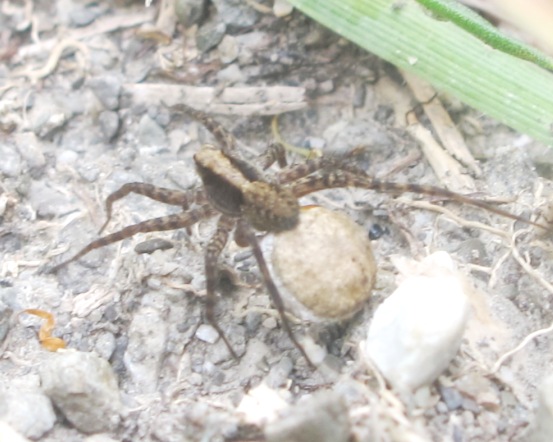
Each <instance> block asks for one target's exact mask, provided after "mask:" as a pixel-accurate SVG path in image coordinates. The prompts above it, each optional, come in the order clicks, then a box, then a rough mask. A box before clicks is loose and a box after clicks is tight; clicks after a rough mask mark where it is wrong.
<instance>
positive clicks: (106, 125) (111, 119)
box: [98, 110, 119, 143]
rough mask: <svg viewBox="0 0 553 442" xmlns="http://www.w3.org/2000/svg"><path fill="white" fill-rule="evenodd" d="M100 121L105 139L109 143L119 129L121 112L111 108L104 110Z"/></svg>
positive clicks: (99, 118) (99, 117)
mask: <svg viewBox="0 0 553 442" xmlns="http://www.w3.org/2000/svg"><path fill="white" fill-rule="evenodd" d="M98 123H100V130H101V131H102V136H103V137H104V141H106V142H107V143H109V142H110V141H111V140H113V138H114V137H115V135H117V131H118V130H119V114H118V113H117V112H115V111H110V110H106V111H103V112H101V113H100V115H99V116H98Z"/></svg>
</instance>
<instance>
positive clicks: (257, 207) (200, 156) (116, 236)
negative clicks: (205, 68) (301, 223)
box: [52, 105, 542, 365]
mask: <svg viewBox="0 0 553 442" xmlns="http://www.w3.org/2000/svg"><path fill="white" fill-rule="evenodd" d="M173 110H175V111H180V112H183V113H185V114H187V115H190V116H192V117H193V118H195V119H196V120H198V121H199V122H201V123H202V124H203V125H204V126H205V127H206V128H207V129H208V130H209V131H210V132H211V133H212V134H213V135H214V136H215V138H216V140H217V141H218V143H219V144H220V148H216V147H214V146H211V145H206V146H204V147H202V149H201V150H200V151H198V152H197V153H196V155H195V156H194V160H195V163H196V168H197V171H198V174H199V175H200V178H201V180H202V185H201V186H200V187H199V188H197V189H194V190H189V191H178V190H171V189H165V188H161V187H156V186H153V185H151V184H144V183H129V184H125V185H124V186H122V187H121V188H120V189H119V190H117V191H116V192H114V193H112V194H111V195H109V196H108V198H107V200H106V213H107V221H106V223H105V224H104V226H103V227H102V229H101V231H102V230H103V229H104V227H105V226H106V224H107V223H108V222H109V220H110V218H111V213H112V206H113V203H114V202H115V201H117V200H119V199H121V198H123V197H125V196H126V195H128V194H129V193H136V194H139V195H143V196H146V197H148V198H151V199H153V200H156V201H160V202H163V203H166V204H171V205H175V206H180V207H182V208H183V211H182V212H181V213H177V214H173V215H168V216H163V217H160V218H155V219H150V220H146V221H143V222H140V223H138V224H134V225H132V226H128V227H125V228H123V229H122V230H119V231H117V232H115V233H112V234H110V235H106V236H103V237H100V238H98V239H96V240H95V241H92V242H91V243H90V244H88V245H87V246H86V247H84V248H83V249H82V250H81V251H79V252H78V253H77V254H76V255H74V256H73V257H72V258H70V259H68V260H66V261H64V262H62V263H60V264H58V265H56V266H55V267H54V268H53V269H52V271H54V272H55V271H57V270H59V269H60V268H61V267H63V266H65V265H67V264H68V263H70V262H73V261H75V260H77V259H79V258H81V257H82V256H84V255H86V254H87V253H89V252H90V251H92V250H95V249H98V248H100V247H104V246H106V245H109V244H113V243H115V242H117V241H121V240H123V239H125V238H129V237H131V236H133V235H135V234H137V233H145V232H155V231H163V230H174V229H179V228H186V227H190V226H192V225H193V224H195V223H197V222H198V221H200V220H201V219H204V218H207V217H211V216H215V215H217V214H219V219H218V223H217V230H216V232H215V234H214V235H213V237H212V238H211V240H210V241H209V243H208V244H207V246H206V252H205V276H206V292H207V294H206V307H205V316H206V320H207V321H208V322H209V323H210V324H211V325H212V326H213V327H214V328H215V329H216V330H217V332H218V333H219V336H220V337H221V338H222V339H223V341H224V342H225V344H226V346H227V348H228V349H229V351H230V353H231V354H232V355H233V356H234V357H238V356H237V354H236V352H235V351H234V349H233V346H232V345H231V343H230V341H229V340H228V339H227V337H226V336H225V334H224V333H223V330H222V329H221V328H220V326H219V325H218V322H217V320H216V317H215V302H216V294H215V289H216V285H217V284H216V283H217V261H218V258H219V256H220V254H221V252H222V250H223V248H224V247H225V245H226V243H227V242H228V239H229V236H230V233H231V231H232V230H233V229H234V228H235V227H236V231H237V233H238V235H236V236H237V237H239V238H240V245H249V246H250V247H252V251H253V254H254V257H255V259H256V261H257V263H258V266H259V269H260V271H261V274H262V276H263V279H264V281H265V285H266V287H267V289H268V291H269V294H270V296H271V299H272V301H273V303H274V305H275V307H276V308H277V310H278V312H279V313H280V316H281V318H282V326H283V327H284V329H285V331H286V333H287V334H288V336H289V337H290V339H291V341H292V342H293V343H294V345H295V346H296V347H297V348H298V350H299V351H300V352H301V353H302V355H303V356H304V357H305V359H306V360H307V362H308V363H309V364H310V365H313V364H312V363H311V361H310V360H309V358H308V356H307V354H306V353H305V351H304V349H303V347H302V346H301V345H300V344H299V342H298V341H297V340H296V338H295V336H294V334H293V333H292V329H291V327H290V325H289V323H288V320H287V318H286V316H285V314H284V304H283V302H282V299H281V297H280V294H279V292H278V289H277V287H276V285H275V284H274V282H273V280H272V278H271V274H270V272H269V269H268V266H267V263H266V262H265V258H264V257H263V253H262V251H261V248H260V246H259V243H258V241H257V237H256V234H255V231H256V230H258V231H264V232H280V231H284V230H290V229H293V228H294V227H295V226H296V225H297V223H298V218H299V204H298V198H299V197H301V196H304V195H307V194H309V193H312V192H316V191H319V190H324V189H330V188H337V187H360V188H364V189H372V190H377V191H384V192H393V193H401V192H415V193H421V194H426V195H434V196H438V197H442V198H446V199H451V200H454V201H457V202H459V203H464V204H469V205H472V206H476V207H481V208H483V209H486V210H489V211H491V212H494V213H497V214H499V215H502V216H505V217H509V218H512V219H515V220H519V221H525V222H528V223H530V224H534V225H537V224H536V223H533V222H531V221H527V220H525V219H523V218H520V217H518V216H516V215H512V214H510V213H509V212H506V211H504V210H501V209H498V208H496V207H493V206H490V205H489V204H487V203H486V202H483V201H479V200H475V199H472V198H469V197H466V196H463V195H460V194H457V193H454V192H451V191H449V190H445V189H441V188H439V187H433V186H422V185H416V184H397V183H391V182H382V181H377V180H375V179H373V178H371V177H370V176H369V175H367V174H366V173H365V172H364V171H363V170H361V169H359V168H357V167H356V166H355V165H352V164H351V162H348V161H343V160H341V159H337V158H326V157H323V158H318V159H313V160H307V161H305V162H304V163H300V164H296V165H292V166H288V167H286V162H285V159H284V155H283V150H282V148H279V146H273V147H275V148H274V149H268V151H267V152H265V153H264V154H263V155H262V156H261V157H260V158H259V159H258V161H257V162H256V163H255V164H254V163H253V162H250V161H247V160H245V159H244V158H243V157H242V156H241V155H240V152H239V151H238V149H237V147H236V141H235V139H234V137H233V136H232V135H231V134H230V133H229V132H227V131H226V130H225V129H224V127H223V126H221V125H220V124H218V123H217V122H215V121H214V120H213V119H211V118H210V117H209V116H208V115H207V114H205V113H204V112H201V111H197V110H195V109H192V108H189V107H188V106H185V105H178V106H175V107H174V108H173ZM275 161H278V163H279V165H280V166H282V169H281V170H280V171H279V172H278V173H277V174H276V176H275V177H274V180H269V179H268V178H266V177H265V175H264V173H263V172H262V170H264V169H266V168H268V167H269V166H270V165H271V164H272V163H274V162H275ZM192 205H193V207H192V208H191V206H192ZM540 227H542V226H540Z"/></svg>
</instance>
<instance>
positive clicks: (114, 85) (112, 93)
mask: <svg viewBox="0 0 553 442" xmlns="http://www.w3.org/2000/svg"><path fill="white" fill-rule="evenodd" d="M88 85H89V87H90V88H91V89H92V92H94V95H96V98H98V100H100V103H102V104H103V105H104V107H105V108H106V109H108V110H112V111H114V110H117V109H118V108H119V96H120V94H121V86H122V85H121V79H120V78H119V77H118V76H116V75H104V76H101V77H95V78H92V79H90V80H89V81H88Z"/></svg>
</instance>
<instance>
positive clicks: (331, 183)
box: [288, 170, 549, 230]
mask: <svg viewBox="0 0 553 442" xmlns="http://www.w3.org/2000/svg"><path fill="white" fill-rule="evenodd" d="M288 186H289V187H290V188H291V189H292V192H293V194H294V195H295V196H296V197H297V198H300V197H302V196H305V195H308V194H310V193H313V192H317V191H319V190H324V189H332V188H337V187H359V188H362V189H370V190H376V191H379V192H388V193H405V192H413V193H418V194H422V195H430V196H436V197H440V198H446V199H449V200H452V201H456V202H458V203H462V204H467V205H469V206H474V207H479V208H481V209H484V210H487V211H489V212H492V213H495V214H497V215H500V216H503V217H505V218H510V219H513V220H515V221H521V222H524V223H526V224H531V225H534V226H537V227H540V228H542V229H545V230H549V229H548V228H547V227H546V226H544V225H541V224H539V223H536V222H534V221H531V220H528V219H526V218H523V217H521V216H518V215H514V214H512V213H510V212H507V211H506V210H503V209H499V208H497V207H495V206H493V205H491V204H489V203H487V202H485V201H481V200H478V199H474V198H470V197H468V196H465V195H461V194H460V193H456V192H452V191H450V190H447V189H443V188H441V187H436V186H428V185H420V184H410V183H406V184H401V183H393V182H389V181H379V180H375V179H373V178H371V177H370V176H368V175H367V174H365V173H364V172H361V171H359V172H355V171H353V170H352V171H350V170H334V171H326V170H320V171H318V172H317V173H314V174H312V175H308V176H304V177H303V178H300V179H299V180H297V181H295V182H294V183H291V184H289V185H288Z"/></svg>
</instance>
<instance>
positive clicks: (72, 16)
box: [69, 2, 105, 27]
mask: <svg viewBox="0 0 553 442" xmlns="http://www.w3.org/2000/svg"><path fill="white" fill-rule="evenodd" d="M104 10H105V7H100V6H99V5H98V4H97V3H96V2H92V3H89V4H86V5H84V6H78V7H74V8H72V9H71V10H70V11H69V20H70V23H71V24H72V25H73V26H75V27H82V26H87V25H89V24H90V23H92V22H93V21H94V20H96V18H97V17H98V16H99V15H101V14H102V13H103V12H104Z"/></svg>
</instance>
